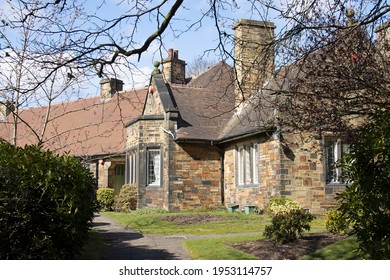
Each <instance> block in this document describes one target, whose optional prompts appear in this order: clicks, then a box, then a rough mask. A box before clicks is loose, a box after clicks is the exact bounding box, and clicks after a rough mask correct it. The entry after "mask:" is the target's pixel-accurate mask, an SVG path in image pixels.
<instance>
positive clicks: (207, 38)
mask: <svg viewBox="0 0 390 280" xmlns="http://www.w3.org/2000/svg"><path fill="white" fill-rule="evenodd" d="M209 1H210V0H195V1H194V0H185V1H184V7H180V8H179V10H178V12H177V13H176V15H175V17H174V19H173V21H172V23H173V26H174V28H175V31H173V30H172V29H170V28H168V29H167V30H166V32H165V33H164V35H163V41H164V47H165V48H166V49H168V48H173V49H177V50H179V58H180V59H182V60H184V61H186V62H187V63H191V62H192V61H193V60H194V59H195V58H197V57H199V56H200V55H202V54H204V51H205V50H207V49H213V48H215V47H216V45H217V44H218V42H217V41H216V40H217V36H218V33H217V30H216V28H215V20H214V18H212V17H205V18H203V20H202V24H201V26H199V25H198V26H194V27H192V28H191V30H189V31H186V32H183V33H182V34H181V35H180V36H179V37H178V38H174V34H179V33H180V31H185V30H186V29H187V28H188V27H189V26H190V25H191V24H193V23H194V22H196V21H197V20H199V19H200V18H201V16H202V14H203V13H204V12H205V11H207V10H208V9H209V8H210V4H209ZM302 1H305V0H302ZM327 1H335V0H327ZM354 1H355V0H346V2H347V4H348V3H351V5H352V4H353V3H354ZM129 2H130V4H128V1H118V0H116V1H115V0H79V1H78V5H79V6H80V7H82V8H85V9H86V10H87V12H89V13H95V14H96V16H99V17H100V18H102V19H106V20H108V19H114V18H116V17H118V16H120V15H122V14H123V13H127V14H129V13H135V11H129V7H131V5H133V1H129ZM139 2H145V3H150V2H151V3H152V4H155V3H160V2H161V1H159V0H152V1H150V0H149V1H148V0H139ZM173 2H174V1H173V0H171V1H168V4H167V7H166V8H164V7H163V8H162V13H165V12H166V11H167V9H168V8H170V7H171V5H172V3H173ZM230 2H234V1H230ZM272 2H273V3H274V4H275V3H286V2H289V0H277V1H272ZM308 2H310V1H308ZM69 3H71V1H68V4H69ZM235 3H236V4H237V6H236V7H235V8H233V9H230V8H229V7H228V6H226V5H225V9H223V10H221V11H220V13H221V14H222V15H223V17H219V18H218V20H219V24H220V27H221V28H222V29H223V31H225V32H226V33H228V34H233V30H232V29H231V27H232V25H233V24H234V23H235V22H236V21H237V20H238V19H240V18H251V19H256V20H267V21H272V22H274V23H275V25H276V27H277V28H276V30H275V32H276V34H277V33H278V32H280V30H281V28H282V27H283V26H285V24H286V22H284V21H282V20H280V19H278V18H277V16H278V15H276V14H275V13H269V14H267V16H266V17H264V18H260V16H259V14H262V15H264V14H266V11H265V10H262V11H260V12H259V11H255V10H252V6H251V5H250V3H249V2H248V1H247V0H236V1H235ZM4 6H6V2H5V1H4V0H0V7H4ZM149 6H150V5H149ZM97 7H100V8H99V9H98V8H97ZM260 8H261V7H260ZM92 21H93V20H91V22H92ZM88 24H91V23H90V22H87V25H88ZM126 24H128V25H126ZM126 24H123V25H121V26H118V28H116V29H115V32H114V33H113V34H112V35H114V36H117V37H120V36H119V35H120V34H123V35H125V36H126V35H128V33H129V32H131V24H132V22H131V21H130V22H127V23H126ZM156 26H157V23H156V20H155V19H154V18H148V17H143V18H142V19H141V22H140V24H139V25H138V29H137V32H136V35H135V39H136V40H137V41H138V42H140V43H141V42H143V41H144V40H145V39H146V38H147V36H149V35H150V34H151V33H152V32H154V31H155V30H156ZM198 27H199V28H198ZM125 43H126V40H124V42H123V44H125ZM138 46H139V45H138ZM136 47H137V45H136ZM231 48H232V46H227V49H228V50H229V49H231ZM165 57H167V53H166V50H164V49H161V53H160V45H159V43H158V41H155V42H154V43H152V45H151V47H150V49H149V50H148V51H146V52H145V53H144V54H142V57H141V60H140V61H138V59H137V57H132V58H130V59H129V61H130V62H131V63H133V64H134V65H135V66H136V67H137V68H138V69H140V70H141V72H138V74H135V75H133V76H131V75H130V72H131V71H130V70H129V69H127V68H126V67H123V65H120V64H118V65H116V66H115V68H116V70H117V71H115V72H116V73H117V75H118V76H117V77H118V78H120V79H122V80H123V81H124V82H125V88H126V89H127V88H131V87H133V85H135V86H136V87H140V86H143V85H146V84H147V83H148V81H149V78H150V74H151V72H152V70H153V61H155V60H161V59H162V58H165ZM205 58H206V59H209V60H213V61H218V60H219V59H220V57H219V56H218V55H217V54H215V55H213V54H212V53H210V54H209V57H205ZM122 62H123V64H127V65H129V64H128V62H124V61H122ZM131 69H133V70H134V67H133V66H131ZM132 72H133V74H134V73H135V71H132ZM99 80H100V78H98V77H97V76H95V77H93V78H91V79H90V80H89V83H88V84H87V85H86V86H85V87H86V88H87V90H86V91H85V92H87V93H86V94H87V95H92V96H94V95H97V94H98V93H99Z"/></svg>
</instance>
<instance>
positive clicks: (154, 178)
mask: <svg viewBox="0 0 390 280" xmlns="http://www.w3.org/2000/svg"><path fill="white" fill-rule="evenodd" d="M146 166H147V168H146V174H147V185H148V186H154V187H156V186H157V187H158V186H160V185H161V150H160V149H148V150H147V160H146Z"/></svg>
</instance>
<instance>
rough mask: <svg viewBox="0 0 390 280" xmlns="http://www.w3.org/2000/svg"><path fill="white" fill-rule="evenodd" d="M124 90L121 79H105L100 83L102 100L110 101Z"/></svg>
mask: <svg viewBox="0 0 390 280" xmlns="http://www.w3.org/2000/svg"><path fill="white" fill-rule="evenodd" d="M122 90H123V81H121V80H119V79H114V78H111V79H103V80H101V81H100V98H101V99H102V100H106V99H110V98H111V97H113V95H114V94H115V93H117V92H118V91H122Z"/></svg>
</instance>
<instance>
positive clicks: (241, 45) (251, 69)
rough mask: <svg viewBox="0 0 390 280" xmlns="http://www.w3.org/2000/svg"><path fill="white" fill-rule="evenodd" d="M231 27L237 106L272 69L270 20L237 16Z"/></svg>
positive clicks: (260, 84) (261, 82)
mask: <svg viewBox="0 0 390 280" xmlns="http://www.w3.org/2000/svg"><path fill="white" fill-rule="evenodd" d="M233 29H234V58H235V69H236V71H237V79H236V106H238V105H239V104H241V103H242V102H243V101H244V100H248V99H249V98H250V97H251V96H252V95H253V94H254V93H255V92H257V91H258V90H259V89H260V88H261V86H262V85H263V83H264V82H265V81H266V80H268V79H269V78H271V76H272V74H273V71H274V45H273V40H274V29H275V25H274V24H273V23H272V22H264V21H256V20H248V19H240V20H238V21H237V23H236V24H235V25H234V26H233Z"/></svg>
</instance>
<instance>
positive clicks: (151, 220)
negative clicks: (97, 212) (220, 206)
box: [104, 211, 364, 260]
mask: <svg viewBox="0 0 390 280" xmlns="http://www.w3.org/2000/svg"><path fill="white" fill-rule="evenodd" d="M104 214H105V215H107V216H109V217H111V218H113V219H115V220H117V221H118V222H120V223H121V224H123V225H125V226H128V227H130V228H132V229H135V230H138V231H140V232H142V233H146V234H164V235H172V234H188V235H205V234H210V235H213V234H226V233H245V232H248V233H249V232H251V233H253V232H259V234H248V235H240V236H233V237H223V238H205V239H203V238H202V239H195V240H187V241H184V242H183V245H184V246H185V247H186V248H187V249H188V251H189V252H190V254H191V256H192V258H193V259H198V260H251V259H252V260H253V259H255V257H254V256H252V255H249V254H246V253H244V252H241V251H239V250H236V249H234V248H232V247H230V246H229V245H228V244H229V243H241V242H248V241H254V240H259V239H262V238H264V237H263V236H262V232H263V231H264V227H265V226H266V225H268V224H270V218H269V216H268V215H265V214H264V215H256V214H250V215H246V214H244V213H229V212H226V211H211V212H201V213H197V212H181V213H155V212H153V211H151V212H147V213H145V212H144V211H139V212H138V211H133V212H131V213H119V212H104ZM196 214H210V215H218V216H223V217H230V218H232V219H229V220H223V221H215V222H208V223H203V224H185V225H177V224H175V223H172V222H168V221H163V220H161V219H160V218H161V217H164V216H173V215H196ZM311 228H312V230H311V232H325V231H326V230H325V218H323V217H321V218H317V219H315V220H314V221H313V222H312V223H311ZM356 248H357V242H356V239H355V238H348V239H346V240H342V241H339V242H337V243H335V244H332V245H329V246H327V247H324V248H322V249H320V250H318V251H316V252H315V253H313V254H311V255H308V256H305V257H304V258H303V259H315V260H322V259H324V260H327V259H329V260H343V259H364V257H363V256H361V255H359V254H357V253H355V249H356Z"/></svg>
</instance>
